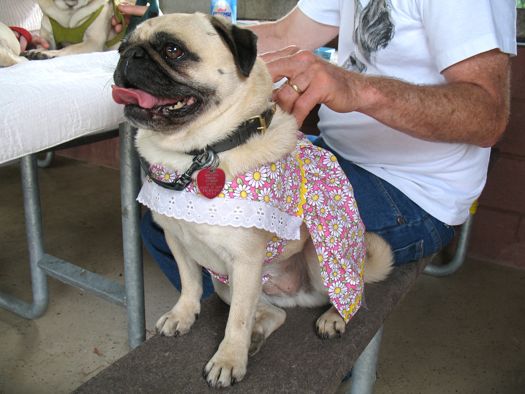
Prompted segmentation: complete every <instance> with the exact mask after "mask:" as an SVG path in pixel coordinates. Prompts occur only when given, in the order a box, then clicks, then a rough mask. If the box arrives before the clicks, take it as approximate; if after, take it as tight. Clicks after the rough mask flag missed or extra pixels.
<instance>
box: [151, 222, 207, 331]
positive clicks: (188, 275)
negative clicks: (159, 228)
mask: <svg viewBox="0 0 525 394" xmlns="http://www.w3.org/2000/svg"><path fill="white" fill-rule="evenodd" d="M165 235H166V242H167V244H168V246H169V247H170V250H171V252H172V253H173V256H174V257H175V261H176V262H177V266H178V268H179V273H180V280H181V293H180V297H179V299H178V301H177V303H176V304H175V306H174V307H173V308H172V309H171V310H170V311H169V312H166V313H165V314H164V315H162V316H161V318H160V319H159V320H158V321H157V324H156V325H155V329H156V330H157V332H158V333H160V334H162V335H166V336H179V335H184V334H186V333H187V332H188V331H189V330H190V328H191V326H192V325H193V323H194V322H195V320H196V319H197V317H198V316H199V313H200V309H201V304H200V298H201V296H202V272H201V267H200V266H199V265H198V264H197V263H196V262H195V261H193V260H192V259H190V258H188V257H186V256H187V254H186V253H184V252H185V251H184V247H183V246H182V245H181V244H180V243H179V242H178V241H177V240H176V238H174V237H173V236H170V234H169V233H168V232H165Z"/></svg>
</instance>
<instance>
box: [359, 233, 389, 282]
mask: <svg viewBox="0 0 525 394" xmlns="http://www.w3.org/2000/svg"><path fill="white" fill-rule="evenodd" d="M365 244H366V261H365V274H364V279H365V283H371V282H380V281H382V280H384V279H386V277H387V276H388V274H389V273H390V271H392V268H393V264H394V256H393V254H392V249H391V248H390V245H389V244H388V243H387V242H386V241H385V240H384V239H383V238H381V237H380V236H379V235H377V234H374V233H365Z"/></svg>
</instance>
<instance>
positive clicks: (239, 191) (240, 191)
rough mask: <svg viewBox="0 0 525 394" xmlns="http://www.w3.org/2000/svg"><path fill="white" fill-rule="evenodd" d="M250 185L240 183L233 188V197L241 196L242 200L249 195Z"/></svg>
mask: <svg viewBox="0 0 525 394" xmlns="http://www.w3.org/2000/svg"><path fill="white" fill-rule="evenodd" d="M249 191H250V187H249V186H248V185H240V186H238V187H237V188H236V189H235V193H234V195H235V197H237V198H242V199H243V200H245V199H247V198H248V197H249Z"/></svg>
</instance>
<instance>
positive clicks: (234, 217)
mask: <svg viewBox="0 0 525 394" xmlns="http://www.w3.org/2000/svg"><path fill="white" fill-rule="evenodd" d="M256 41H257V37H256V36H255V34H254V33H252V32H251V31H250V30H247V29H242V28H239V27H237V26H235V25H231V24H230V23H229V22H227V21H226V20H224V19H221V18H217V17H210V16H207V15H204V14H198V13H197V14H171V15H166V16H161V17H158V18H155V19H152V20H149V21H146V22H144V23H142V24H140V25H139V26H138V27H137V29H136V30H135V31H134V32H133V33H132V34H131V35H130V36H129V37H128V38H127V39H125V40H124V41H123V43H122V45H121V47H120V48H119V52H120V60H119V62H118V65H117V67H116V70H115V73H114V81H115V85H114V86H113V98H114V100H115V101H116V102H117V103H120V104H124V105H125V110H124V111H125V116H126V118H127V119H128V120H129V121H130V122H131V123H132V124H133V125H135V126H136V127H137V128H138V132H137V137H136V145H137V148H138V151H139V154H140V155H141V157H142V158H143V159H145V161H147V162H148V164H149V166H147V172H148V177H147V180H146V181H145V182H144V184H143V188H142V190H141V192H140V195H139V197H138V199H139V201H141V202H142V203H143V204H145V205H147V206H148V207H150V208H151V209H152V211H153V217H154V220H155V222H156V223H158V224H159V225H160V226H161V227H162V228H163V229H164V232H165V237H166V241H167V244H168V245H169V247H170V250H171V251H172V253H173V256H174V257H175V259H176V262H177V265H178V268H179V271H180V277H181V283H182V289H181V294H180V298H179V299H178V301H177V303H176V304H175V306H174V307H173V308H172V309H171V310H169V311H168V312H167V313H165V314H164V315H163V316H162V317H160V319H159V320H158V322H157V323H156V329H157V331H158V332H159V333H160V334H162V335H166V336H179V335H184V334H186V333H187V332H188V331H189V330H190V328H191V326H192V324H193V323H194V322H195V320H196V318H197V316H198V315H199V313H200V298H201V295H202V272H201V267H205V268H206V269H208V270H209V271H210V272H211V273H212V277H213V283H214V286H215V291H216V292H217V294H218V296H219V297H220V298H222V300H224V301H225V302H226V303H228V304H229V305H230V310H229V316H228V321H227V324H226V329H225V334H224V338H223V339H222V341H221V343H220V345H219V347H218V349H217V351H216V353H215V354H214V355H213V357H212V358H211V359H210V360H209V362H208V363H207V364H206V365H205V367H204V376H205V379H206V381H207V382H208V384H209V385H210V386H212V387H215V388H218V387H226V386H230V385H232V384H234V383H235V382H238V381H240V380H241V379H243V377H244V376H245V374H246V370H247V363H248V356H249V355H252V354H254V353H255V352H257V351H258V350H259V349H260V348H261V346H262V344H263V343H264V341H265V340H266V338H268V336H269V335H270V334H271V333H272V332H273V331H275V330H276V329H277V328H278V327H279V326H281V325H282V324H283V322H284V321H285V317H286V312H285V310H284V309H282V308H283V307H293V306H302V307H313V306H319V305H330V304H331V305H330V306H329V308H328V310H327V311H326V312H325V313H324V314H322V315H321V316H320V317H319V319H318V320H317V323H316V331H317V334H318V335H319V336H320V337H322V338H332V337H335V336H340V335H342V334H343V332H344V331H345V326H346V322H347V321H348V320H349V319H350V318H351V317H352V316H353V314H354V313H355V312H356V311H357V309H358V308H359V305H360V302H361V297H362V291H363V286H364V285H363V282H374V281H380V280H383V279H384V278H386V276H387V275H388V273H389V272H390V270H391V268H392V253H391V250H390V248H389V246H388V244H387V243H386V242H385V241H384V240H383V239H382V238H380V237H379V236H377V235H375V234H368V233H367V234H366V235H365V234H364V228H363V224H362V222H361V220H360V218H359V215H358V212H357V206H356V204H355V200H353V195H352V191H351V186H350V185H349V183H348V181H347V179H346V177H345V176H344V173H343V172H342V170H341V169H340V167H339V165H338V164H337V161H336V160H335V156H333V154H331V153H330V152H328V151H325V150H323V149H321V148H318V147H316V146H314V145H312V144H311V143H309V141H307V140H306V138H304V136H302V135H301V134H300V133H299V132H298V127H297V123H296V121H295V118H294V117H293V116H291V115H290V114H288V113H285V112H283V111H282V110H281V109H279V108H278V107H275V105H274V104H273V103H272V102H271V101H270V98H271V96H272V80H271V77H270V75H269V73H268V70H267V68H266V65H265V64H264V62H263V61H262V60H260V59H259V58H257V45H256ZM315 163H316V165H314V164H315ZM317 165H319V167H317ZM280 195H281V196H282V197H280ZM363 269H364V273H363ZM363 278H364V279H363Z"/></svg>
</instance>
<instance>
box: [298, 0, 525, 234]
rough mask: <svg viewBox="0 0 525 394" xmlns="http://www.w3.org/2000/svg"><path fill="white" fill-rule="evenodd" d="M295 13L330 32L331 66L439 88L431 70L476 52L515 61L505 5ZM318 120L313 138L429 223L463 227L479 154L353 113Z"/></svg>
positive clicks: (308, 7) (426, 2) (383, 3)
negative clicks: (333, 33)
mask: <svg viewBox="0 0 525 394" xmlns="http://www.w3.org/2000/svg"><path fill="white" fill-rule="evenodd" d="M299 8H300V10H301V11H302V12H303V13H304V14H305V15H307V16H308V17H309V18H311V19H313V20H315V21H317V22H319V23H323V24H327V25H332V26H339V29H340V30H339V44H338V45H339V48H338V64H339V65H340V66H342V67H345V68H347V69H349V70H352V71H358V72H361V73H365V74H370V75H385V76H389V77H394V78H397V79H401V80H404V81H407V82H411V83H415V84H422V85H435V84H443V83H445V79H444V77H443V76H442V75H441V73H440V72H441V71H443V70H444V69H445V68H447V67H449V66H451V65H453V64H455V63H457V62H459V61H461V60H464V59H467V58H469V57H471V56H474V55H476V54H478V53H482V52H485V51H488V50H491V49H494V48H499V49H500V50H501V51H503V52H505V53H509V54H516V30H515V29H516V27H515V12H516V11H515V9H516V3H515V1H514V0H476V1H474V0H439V1H438V0H356V1H350V0H346V1H345V0H323V1H318V0H301V1H300V2H299ZM370 16H377V18H370ZM354 38H355V40H354ZM319 117H320V122H319V129H320V130H321V135H322V136H323V138H324V140H325V141H326V143H327V144H328V146H330V147H331V148H332V149H334V150H335V151H337V152H338V153H339V154H340V155H341V156H343V157H344V158H346V159H348V160H351V161H352V162H354V163H356V164H357V165H359V166H361V167H363V168H365V169H366V170H368V171H370V172H372V173H373V174H375V175H377V176H379V177H380V178H382V179H384V180H386V181H387V182H389V183H391V184H392V185H394V186H395V187H397V188H398V189H399V190H401V191H402V192H403V193H405V194H406V195H407V196H408V197H409V198H410V199H412V201H414V202H415V203H416V204H418V205H419V206H420V207H421V208H423V209H424V210H425V211H427V212H428V213H430V214H431V215H433V216H434V217H436V218H438V219H439V220H441V221H443V222H445V223H447V224H450V225H458V224H461V223H463V222H464V221H465V220H466V218H467V216H468V210H469V208H470V206H471V204H472V202H473V201H474V200H475V199H476V198H477V197H478V196H479V195H480V193H481V191H482V189H483V187H484V185H485V181H486V174H487V166H488V160H489V155H490V149H489V148H480V147H477V146H473V145H467V144H454V143H440V142H429V141H423V140H420V139H417V138H414V137H411V136H409V135H407V134H404V133H402V132H399V131H396V130H394V129H392V128H390V127H388V126H385V125H383V124H382V123H379V122H378V121H376V120H375V119H373V118H371V117H369V116H366V115H363V114H361V113H358V112H351V113H343V114H341V113H336V112H334V111H331V110H330V109H328V108H326V107H324V106H323V107H322V108H321V111H320V113H319Z"/></svg>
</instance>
